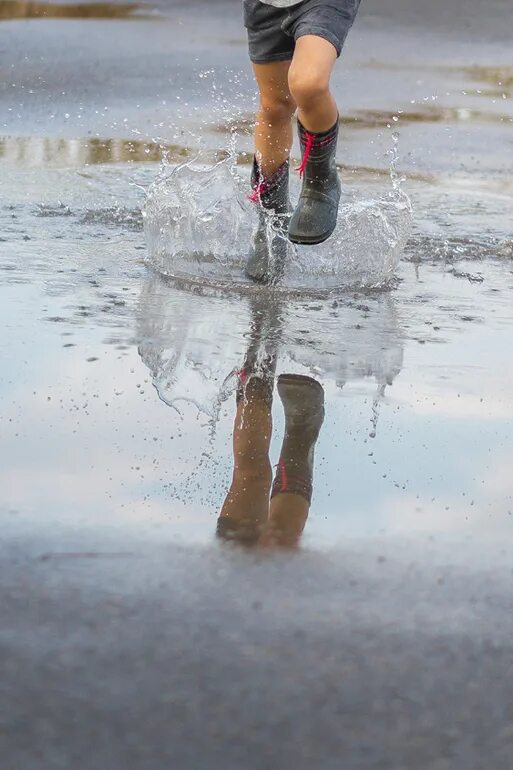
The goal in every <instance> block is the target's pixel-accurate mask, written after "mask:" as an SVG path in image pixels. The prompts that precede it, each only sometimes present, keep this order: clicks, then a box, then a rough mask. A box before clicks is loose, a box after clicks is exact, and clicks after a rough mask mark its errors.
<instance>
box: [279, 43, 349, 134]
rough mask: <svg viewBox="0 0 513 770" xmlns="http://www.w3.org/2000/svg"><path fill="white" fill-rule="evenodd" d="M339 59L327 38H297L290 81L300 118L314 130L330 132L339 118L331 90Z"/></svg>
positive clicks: (306, 126) (290, 88) (290, 69)
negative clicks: (332, 74)
mask: <svg viewBox="0 0 513 770" xmlns="http://www.w3.org/2000/svg"><path fill="white" fill-rule="evenodd" d="M336 60H337V51H336V49H335V47H334V46H333V45H332V44H331V43H330V42H328V41H327V40H325V39H324V38H322V37H318V36H317V35H303V36H302V37H300V38H298V40H297V42H296V48H295V51H294V57H293V59H292V63H291V65H290V68H289V76H288V84H289V90H290V93H291V95H292V98H293V100H294V102H295V103H296V105H297V108H298V118H299V120H300V122H301V123H302V125H303V126H304V127H305V128H306V130H307V131H310V132H312V133H319V132H324V131H328V130H329V129H330V128H332V126H333V125H334V123H335V122H336V121H337V117H338V110H337V105H336V103H335V100H334V98H333V96H332V95H331V93H330V77H331V73H332V71H333V67H334V65H335V62H336Z"/></svg>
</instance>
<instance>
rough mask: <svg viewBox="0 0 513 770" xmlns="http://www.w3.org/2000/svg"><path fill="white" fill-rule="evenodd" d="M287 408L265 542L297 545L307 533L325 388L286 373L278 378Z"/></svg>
mask: <svg viewBox="0 0 513 770" xmlns="http://www.w3.org/2000/svg"><path fill="white" fill-rule="evenodd" d="M278 392H279V394H280V398H281V400H282V403H283V408H284V411H285V436H284V439H283V445H282V448H281V453H280V461H279V463H278V469H277V472H276V477H275V479H274V483H273V488H272V496H271V507H270V518H269V524H268V527H267V528H266V532H265V533H264V535H263V537H262V540H263V542H264V543H268V544H275V545H282V546H295V545H297V543H298V541H299V538H300V537H301V533H302V532H303V529H304V526H305V523H306V519H307V517H308V512H309V510H310V502H311V498H312V480H313V460H314V449H315V444H316V441H317V438H318V436H319V431H320V429H321V425H322V422H323V419H324V391H323V388H322V385H321V384H320V383H319V382H317V380H314V379H312V378H311V377H303V376H301V375H293V374H286V375H282V376H281V377H280V378H279V379H278Z"/></svg>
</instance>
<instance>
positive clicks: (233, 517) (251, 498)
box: [217, 375, 273, 544]
mask: <svg viewBox="0 0 513 770" xmlns="http://www.w3.org/2000/svg"><path fill="white" fill-rule="evenodd" d="M272 386H273V380H272V377H258V376H256V375H253V376H251V377H250V379H249V380H248V382H247V383H245V384H244V385H243V386H241V387H240V388H239V392H238V396H237V413H236V415H235V424H234V427H233V478H232V483H231V486H230V489H229V491H228V494H227V496H226V499H225V501H224V504H223V507H222V509H221V514H220V516H219V520H218V524H217V534H218V535H219V537H222V538H225V539H227V540H235V541H238V542H241V543H245V544H251V543H254V542H256V540H257V539H258V537H259V534H260V531H261V529H262V525H263V524H264V522H265V521H266V520H267V518H268V515H269V492H270V487H271V476H272V471H271V464H270V462H269V444H270V441H271V431H272V421H271V405H272Z"/></svg>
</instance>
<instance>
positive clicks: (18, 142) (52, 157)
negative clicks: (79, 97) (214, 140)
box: [0, 136, 226, 166]
mask: <svg viewBox="0 0 513 770" xmlns="http://www.w3.org/2000/svg"><path fill="white" fill-rule="evenodd" d="M192 154H193V153H192V150H190V149H189V148H187V147H183V146H181V145H178V144H167V145H165V144H160V143H157V142H147V141H141V140H137V139H97V138H92V139H88V138H82V139H66V138H55V139H52V138H50V137H34V136H30V137H25V136H16V137H0V160H2V162H4V163H9V164H15V165H20V166H45V165H50V166H85V165H98V164H105V163H129V162H138V163H140V162H149V163H158V162H160V161H161V160H162V159H163V158H166V159H167V160H168V161H169V162H177V161H180V160H183V159H184V158H188V157H191V155H192ZM225 154H226V153H225ZM213 155H214V156H215V153H213Z"/></svg>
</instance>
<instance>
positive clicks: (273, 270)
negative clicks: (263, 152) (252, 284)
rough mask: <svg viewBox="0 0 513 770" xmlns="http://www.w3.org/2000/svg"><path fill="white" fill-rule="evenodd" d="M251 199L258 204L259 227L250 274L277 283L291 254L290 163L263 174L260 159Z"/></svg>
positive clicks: (253, 174)
mask: <svg viewBox="0 0 513 770" xmlns="http://www.w3.org/2000/svg"><path fill="white" fill-rule="evenodd" d="M251 187H252V189H253V193H252V194H251V195H250V200H252V201H254V202H255V203H256V204H257V205H258V207H259V211H258V227H257V231H256V233H255V236H254V239H253V245H252V248H251V251H250V254H249V256H248V259H247V262H246V275H248V276H249V278H252V279H253V280H254V281H260V282H262V283H273V282H274V281H276V280H277V279H278V278H279V277H280V276H281V274H282V273H283V266H284V263H285V259H286V256H287V240H286V239H287V227H288V223H289V218H290V211H291V206H290V201H289V162H288V160H287V161H285V163H283V164H282V165H281V166H280V167H279V169H278V170H277V171H275V172H274V174H272V175H271V176H270V177H266V178H264V177H262V174H261V172H260V170H259V167H258V163H257V161H256V158H255V159H254V160H253V170H252V172H251Z"/></svg>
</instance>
